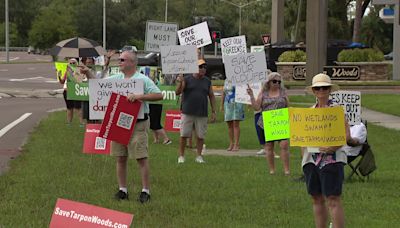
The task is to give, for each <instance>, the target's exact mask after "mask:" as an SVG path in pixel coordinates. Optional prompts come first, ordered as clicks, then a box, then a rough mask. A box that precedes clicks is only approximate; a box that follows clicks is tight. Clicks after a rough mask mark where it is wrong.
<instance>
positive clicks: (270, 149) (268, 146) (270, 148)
mask: <svg viewBox="0 0 400 228" xmlns="http://www.w3.org/2000/svg"><path fill="white" fill-rule="evenodd" d="M264 150H265V158H266V159H267V161H268V166H269V173H270V174H275V161H274V142H266V143H265V145H264Z"/></svg>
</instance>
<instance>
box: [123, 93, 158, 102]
mask: <svg viewBox="0 0 400 228" xmlns="http://www.w3.org/2000/svg"><path fill="white" fill-rule="evenodd" d="M162 99H163V95H162V93H148V94H133V93H130V94H129V95H128V101H130V102H134V101H135V100H139V101H159V100H162Z"/></svg>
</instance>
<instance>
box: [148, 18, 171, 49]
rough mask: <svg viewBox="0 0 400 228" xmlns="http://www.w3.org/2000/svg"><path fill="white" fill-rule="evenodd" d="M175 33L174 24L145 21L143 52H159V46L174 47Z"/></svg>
mask: <svg viewBox="0 0 400 228" xmlns="http://www.w3.org/2000/svg"><path fill="white" fill-rule="evenodd" d="M176 31H178V24H176V23H167V22H157V21H147V22H146V38H145V45H144V50H145V51H148V52H160V46H168V45H175V44H176V41H177V39H176Z"/></svg>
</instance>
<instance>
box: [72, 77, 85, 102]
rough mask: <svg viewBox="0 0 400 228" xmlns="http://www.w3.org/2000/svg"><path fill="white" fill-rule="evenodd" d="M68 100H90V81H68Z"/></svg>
mask: <svg viewBox="0 0 400 228" xmlns="http://www.w3.org/2000/svg"><path fill="white" fill-rule="evenodd" d="M67 100H73V101H88V100H89V83H87V82H81V83H78V82H74V81H69V80H68V81H67Z"/></svg>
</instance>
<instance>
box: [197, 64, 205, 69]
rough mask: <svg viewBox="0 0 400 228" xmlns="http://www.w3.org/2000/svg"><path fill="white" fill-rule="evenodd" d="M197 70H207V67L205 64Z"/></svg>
mask: <svg viewBox="0 0 400 228" xmlns="http://www.w3.org/2000/svg"><path fill="white" fill-rule="evenodd" d="M199 68H200V69H207V65H205V64H204V65H200V66H199Z"/></svg>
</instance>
